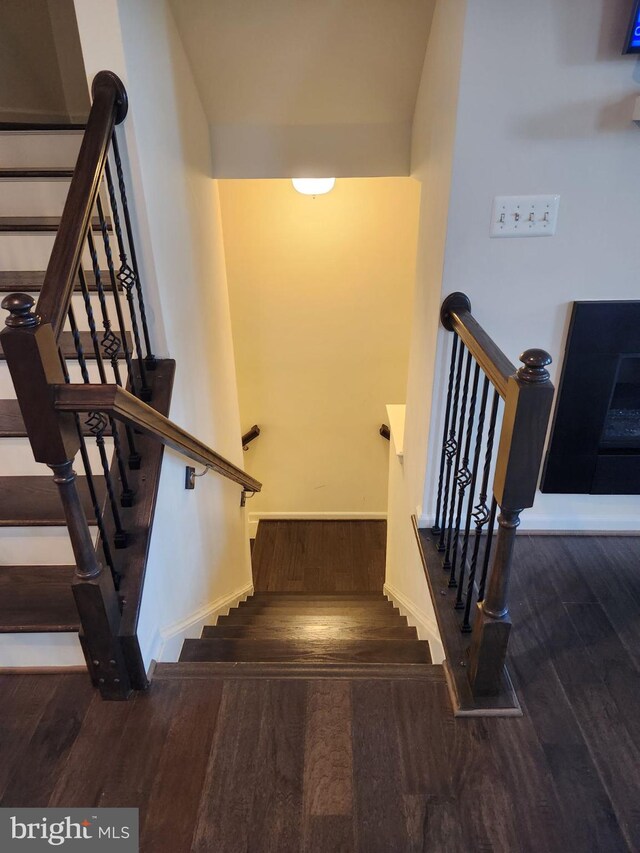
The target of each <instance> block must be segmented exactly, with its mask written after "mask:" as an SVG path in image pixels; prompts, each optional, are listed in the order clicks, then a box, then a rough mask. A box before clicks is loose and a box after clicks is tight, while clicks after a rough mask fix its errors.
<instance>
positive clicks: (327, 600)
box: [238, 595, 393, 610]
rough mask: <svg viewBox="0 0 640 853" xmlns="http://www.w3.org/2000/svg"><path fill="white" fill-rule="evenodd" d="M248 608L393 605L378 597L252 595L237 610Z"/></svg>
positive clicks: (375, 607)
mask: <svg viewBox="0 0 640 853" xmlns="http://www.w3.org/2000/svg"><path fill="white" fill-rule="evenodd" d="M248 607H263V608H269V609H270V610H271V609H277V608H283V607H286V608H289V609H291V610H293V609H296V610H299V609H302V608H306V609H307V610H309V609H313V610H323V609H326V610H347V609H356V608H357V609H367V610H389V609H393V604H392V603H391V602H390V601H389V600H388V599H386V598H383V597H382V596H379V597H377V598H342V597H339V596H332V595H331V596H330V595H316V596H310V597H309V598H301V599H297V598H280V597H279V596H275V595H271V596H269V597H268V598H266V597H258V596H255V595H252V596H251V598H247V600H246V601H241V602H240V604H239V605H238V609H243V608H248Z"/></svg>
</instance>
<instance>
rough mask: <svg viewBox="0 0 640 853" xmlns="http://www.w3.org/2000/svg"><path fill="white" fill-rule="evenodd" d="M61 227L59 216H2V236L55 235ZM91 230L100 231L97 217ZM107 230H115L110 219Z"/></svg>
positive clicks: (0, 231) (0, 232)
mask: <svg viewBox="0 0 640 853" xmlns="http://www.w3.org/2000/svg"><path fill="white" fill-rule="evenodd" d="M59 226H60V217H59V216H0V234H55V232H56V231H57V230H58V228H59ZM91 229H92V230H93V231H100V220H99V218H98V217H97V216H94V217H93V218H92V220H91ZM107 230H108V231H111V230H113V229H112V225H111V221H110V220H109V219H107Z"/></svg>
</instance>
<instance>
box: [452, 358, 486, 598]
mask: <svg viewBox="0 0 640 853" xmlns="http://www.w3.org/2000/svg"><path fill="white" fill-rule="evenodd" d="M479 378H480V365H479V364H476V367H475V370H474V371H473V385H472V387H471V399H470V401H469V415H468V417H467V430H466V438H465V443H464V453H463V456H462V462H461V467H460V470H459V471H458V473H457V475H456V482H457V484H458V511H457V513H456V525H455V534H454V536H453V550H452V553H451V574H450V576H449V586H451V587H455V586H456V584H457V583H458V581H460V582H462V572H463V571H464V570H463V569H461V575H460V578H458V576H457V564H458V546H459V544H460V524H461V523H462V510H463V506H464V499H465V496H466V494H467V489H468V488H469V484H470V483H471V479H472V474H471V471H469V454H470V453H471V436H472V432H473V422H474V419H475V415H476V398H477V395H478V381H479Z"/></svg>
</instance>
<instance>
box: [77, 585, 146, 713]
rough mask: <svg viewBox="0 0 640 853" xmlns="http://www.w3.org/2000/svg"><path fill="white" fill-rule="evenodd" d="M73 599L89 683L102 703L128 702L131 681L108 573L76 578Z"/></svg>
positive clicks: (116, 600) (116, 598) (112, 587)
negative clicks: (99, 695) (98, 693)
mask: <svg viewBox="0 0 640 853" xmlns="http://www.w3.org/2000/svg"><path fill="white" fill-rule="evenodd" d="M73 596H74V598H75V601H76V607H77V608H78V613H79V615H80V624H81V626H82V629H81V631H80V643H81V645H82V650H83V652H84V656H85V659H86V661H87V667H88V669H89V672H90V674H91V680H92V681H93V683H94V685H95V686H96V687H97V688H98V689H99V690H100V694H101V696H102V698H103V699H116V700H122V699H128V697H129V696H130V694H131V691H132V688H131V681H130V679H129V673H128V671H127V665H126V661H125V656H124V653H123V650H122V647H121V645H120V639H119V637H118V625H119V622H120V608H119V604H118V596H117V593H116V590H115V587H114V585H113V580H112V578H111V575H110V573H109V572H105V571H102V572H100V574H99V575H98V576H97V577H93V578H81V577H77V576H76V578H75V579H74V582H73Z"/></svg>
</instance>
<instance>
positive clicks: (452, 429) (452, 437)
mask: <svg viewBox="0 0 640 853" xmlns="http://www.w3.org/2000/svg"><path fill="white" fill-rule="evenodd" d="M456 337H457V335H456ZM464 351H465V347H464V344H463V343H462V341H460V348H459V351H458V367H457V369H456V379H455V387H454V394H453V411H452V413H451V421H450V425H449V438H448V439H447V442H446V444H445V446H444V452H445V455H446V457H447V474H446V479H445V484H444V503H443V510H442V520H443V522H445V524H443V525H442V529H441V530H440V538H439V539H438V545H437V548H438V551H444V549H445V544H444V541H445V534H446V532H447V525H446V520H447V514H448V512H449V491H450V489H451V475H452V470H453V459H454V456H455V455H456V451H457V449H458V442H457V439H456V422H457V417H458V401H459V399H460V378H461V376H462V364H463V362H464Z"/></svg>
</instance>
